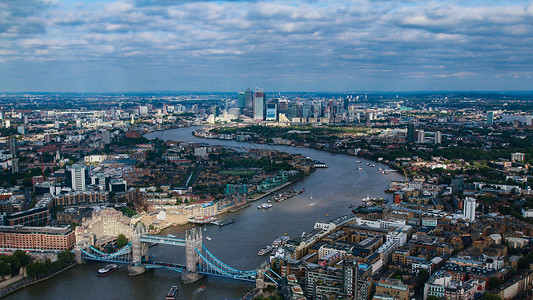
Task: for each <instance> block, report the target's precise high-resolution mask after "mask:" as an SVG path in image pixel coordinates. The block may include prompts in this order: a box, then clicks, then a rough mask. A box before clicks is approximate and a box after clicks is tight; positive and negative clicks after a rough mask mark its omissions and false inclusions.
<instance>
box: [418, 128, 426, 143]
mask: <svg viewBox="0 0 533 300" xmlns="http://www.w3.org/2000/svg"><path fill="white" fill-rule="evenodd" d="M417 141H418V143H419V144H423V143H424V142H425V141H426V133H425V132H424V130H419V131H418V139H417Z"/></svg>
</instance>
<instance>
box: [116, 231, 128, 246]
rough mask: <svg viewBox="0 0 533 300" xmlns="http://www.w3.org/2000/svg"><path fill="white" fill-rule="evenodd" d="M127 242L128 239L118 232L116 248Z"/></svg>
mask: <svg viewBox="0 0 533 300" xmlns="http://www.w3.org/2000/svg"><path fill="white" fill-rule="evenodd" d="M127 244H128V239H127V238H126V236H124V235H123V234H119V235H118V238H117V248H122V247H124V246H126V245H127Z"/></svg>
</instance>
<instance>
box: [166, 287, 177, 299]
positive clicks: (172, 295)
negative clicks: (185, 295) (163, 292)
mask: <svg viewBox="0 0 533 300" xmlns="http://www.w3.org/2000/svg"><path fill="white" fill-rule="evenodd" d="M177 294H178V286H177V285H173V286H172V287H171V288H170V291H168V293H167V300H174V299H176V295H177Z"/></svg>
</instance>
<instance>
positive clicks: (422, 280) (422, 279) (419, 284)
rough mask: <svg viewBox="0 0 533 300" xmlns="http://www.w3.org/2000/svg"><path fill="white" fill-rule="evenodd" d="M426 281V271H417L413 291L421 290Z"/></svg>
mask: <svg viewBox="0 0 533 300" xmlns="http://www.w3.org/2000/svg"><path fill="white" fill-rule="evenodd" d="M428 279H429V273H428V271H426V270H424V269H420V270H419V271H418V280H417V281H416V284H415V290H416V291H418V290H419V289H421V288H423V287H424V284H425V283H426V281H427V280H428Z"/></svg>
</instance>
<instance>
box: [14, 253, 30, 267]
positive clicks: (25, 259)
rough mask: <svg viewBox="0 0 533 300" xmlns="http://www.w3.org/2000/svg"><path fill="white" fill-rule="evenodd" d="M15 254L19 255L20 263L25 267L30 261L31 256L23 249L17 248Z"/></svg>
mask: <svg viewBox="0 0 533 300" xmlns="http://www.w3.org/2000/svg"><path fill="white" fill-rule="evenodd" d="M13 255H14V256H16V257H18V259H19V261H20V264H21V266H23V267H25V266H26V265H27V264H28V263H29V262H30V256H29V255H28V254H26V252H24V251H22V250H16V251H15V252H14V253H13Z"/></svg>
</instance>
